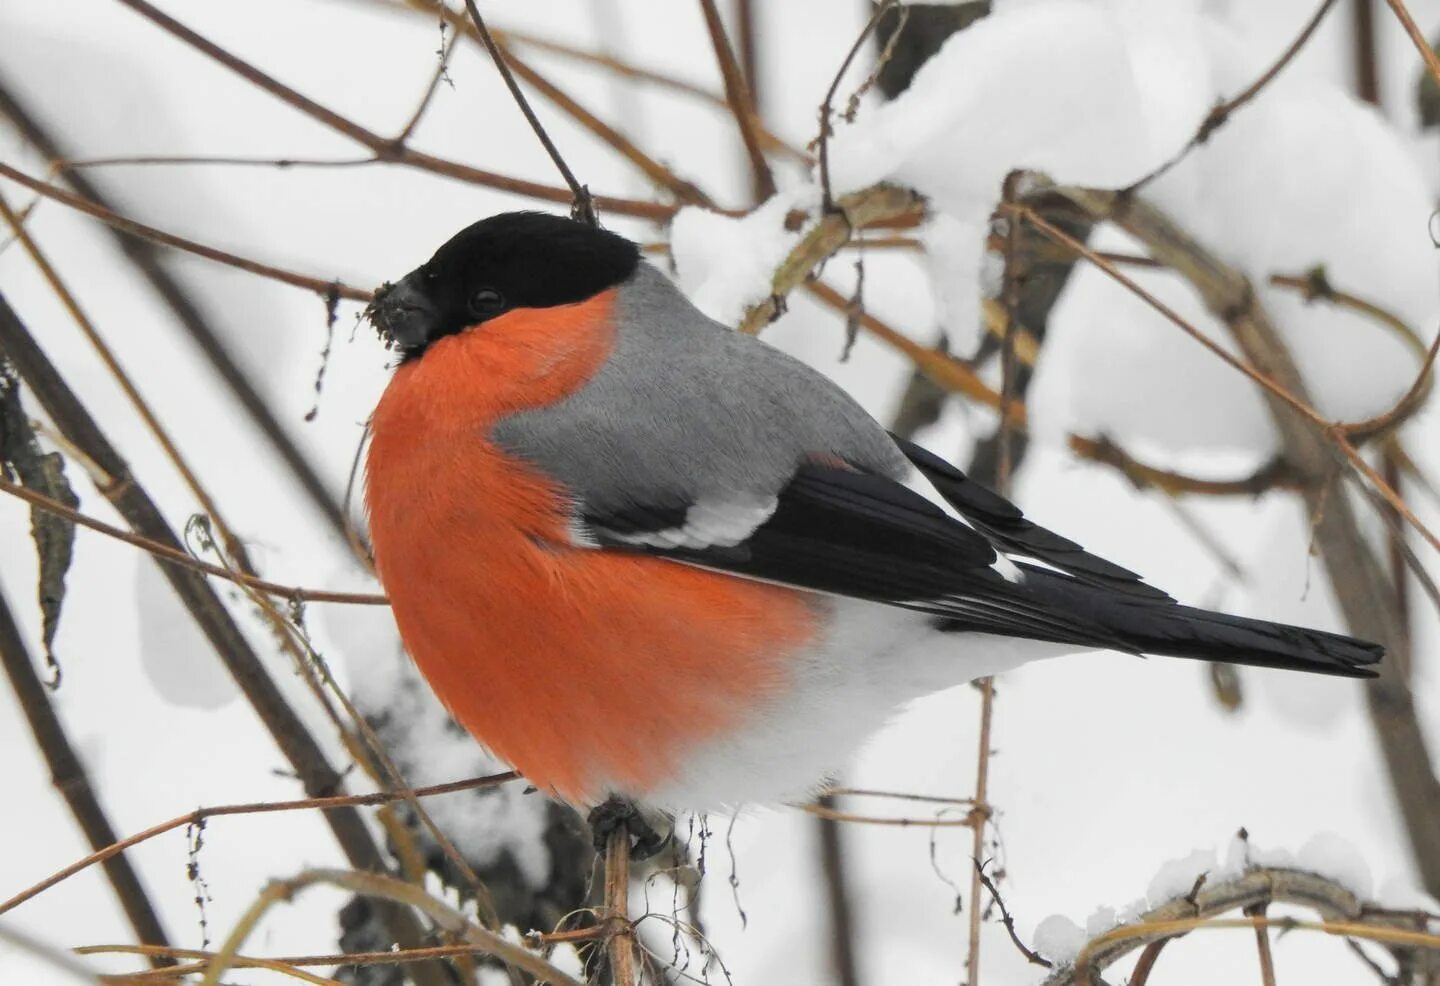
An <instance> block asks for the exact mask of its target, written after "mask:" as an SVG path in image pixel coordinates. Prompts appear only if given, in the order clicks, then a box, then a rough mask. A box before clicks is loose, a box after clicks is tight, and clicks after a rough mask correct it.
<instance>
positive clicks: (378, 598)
mask: <svg viewBox="0 0 1440 986" xmlns="http://www.w3.org/2000/svg"><path fill="white" fill-rule="evenodd" d="M0 493H8V494H9V495H11V496H13V497H16V498H17V499H20V500H24V501H25V502H26V503H28V504H30V505H31V506H33V507H39V508H40V509H41V510H44V511H46V512H47V513H52V514H54V515H55V516H57V517H63V518H64V519H65V520H68V521H70V522H71V523H73V524H79V525H80V526H81V527H88V528H89V529H90V530H92V531H96V532H98V533H100V534H104V535H105V536H106V537H110V538H114V539H115V540H117V541H124V542H125V543H126V544H129V545H133V546H134V547H137V548H140V549H142V550H144V551H148V552H149V553H150V554H151V555H153V556H154V557H156V558H157V559H159V560H161V561H165V562H169V563H172V564H175V565H180V566H182V567H184V568H188V569H190V570H191V571H195V572H202V573H204V574H205V575H213V576H215V577H216V578H219V579H225V580H226V581H228V582H234V583H236V584H238V585H247V586H250V587H251V588H253V589H259V590H260V591H261V592H268V593H270V594H271V595H272V596H279V597H280V598H282V599H294V600H297V601H299V602H306V603H311V602H314V603H346V604H350V605H359V606H388V605H389V603H390V601H389V600H388V599H386V598H385V597H384V596H382V595H378V594H376V593H372V592H333V591H330V590H328V589H307V588H305V587H304V586H298V585H284V584H281V583H279V582H271V581H269V580H268V579H262V578H258V577H256V576H253V575H246V574H244V573H242V572H236V571H234V570H232V569H229V568H225V567H224V566H222V565H215V564H212V563H210V562H207V561H203V560H201V559H199V558H196V557H195V556H193V555H190V554H187V553H186V552H185V551H183V550H181V549H180V548H176V547H174V546H172V545H169V544H165V543H164V542H161V541H157V540H155V539H154V538H149V537H146V536H144V535H142V534H134V533H132V532H130V531H127V530H123V529H122V528H119V527H113V526H111V525H110V524H107V523H105V522H104V521H102V520H97V519H95V518H94V517H91V516H89V515H87V514H83V513H81V512H80V511H78V510H73V509H71V508H70V507H69V506H67V505H65V504H63V503H61V502H60V501H59V500H56V499H53V498H51V497H48V496H46V495H45V494H43V493H37V492H36V491H34V490H30V489H26V488H25V487H23V486H20V485H18V484H16V483H12V482H10V481H9V480H7V479H5V478H4V477H0Z"/></svg>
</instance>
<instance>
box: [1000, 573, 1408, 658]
mask: <svg viewBox="0 0 1440 986" xmlns="http://www.w3.org/2000/svg"><path fill="white" fill-rule="evenodd" d="M1020 567H1021V568H1022V569H1024V571H1025V582H1024V586H1025V589H1026V590H1027V593H1026V594H1027V595H1031V596H1032V597H1033V598H1035V599H1037V600H1039V601H1041V602H1043V603H1045V604H1046V605H1047V606H1049V607H1051V608H1053V609H1056V610H1060V611H1064V612H1070V613H1073V614H1075V615H1076V616H1079V617H1083V618H1084V619H1085V620H1088V621H1090V622H1091V623H1098V624H1099V625H1101V626H1103V627H1104V628H1105V629H1107V630H1109V631H1110V632H1112V633H1113V634H1114V635H1115V636H1117V637H1119V638H1120V639H1122V640H1124V641H1125V642H1126V643H1128V644H1129V645H1131V646H1132V647H1133V648H1134V649H1135V650H1137V651H1140V652H1141V653H1145V654H1156V655H1163V656H1166V657H1189V658H1194V659H1196V660H1200V661H1219V662H1223V663H1226V664H1249V665H1253V666H1255V667H1259V668H1286V669H1289V670H1293V671H1311V672H1315V673H1318V674H1333V675H1341V676H1344V677H1347V678H1373V677H1375V672H1374V671H1373V670H1371V669H1370V668H1369V667H1368V665H1371V664H1374V663H1376V662H1377V661H1379V660H1380V658H1381V657H1383V656H1384V655H1385V648H1383V647H1381V646H1380V645H1379V644H1372V643H1370V642H1368V641H1364V640H1357V639H1356V638H1354V637H1347V636H1344V635H1343V634H1338V633H1326V632H1325V631H1323V630H1307V629H1305V628H1304V627H1295V626H1287V625H1285V624H1283V623H1269V622H1266V621H1265V620H1250V619H1246V618H1245V617H1242V616H1228V615H1226V614H1225V613H1215V612H1211V611H1209V610H1204V609H1195V608H1193V607H1190V606H1181V605H1178V604H1176V603H1173V602H1170V601H1168V600H1165V599H1146V598H1144V597H1140V596H1134V595H1127V594H1122V593H1117V592H1113V591H1111V590H1108V589H1106V588H1103V587H1101V586H1094V585H1088V584H1086V583H1084V582H1080V581H1077V580H1076V579H1073V578H1071V577H1069V576H1067V575H1062V574H1060V573H1058V572H1051V571H1048V570H1046V569H1043V568H1037V567H1035V566H1033V565H1025V564H1022V565H1021V566H1020Z"/></svg>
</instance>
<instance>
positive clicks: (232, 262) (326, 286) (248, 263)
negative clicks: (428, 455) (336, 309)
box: [0, 0, 371, 301]
mask: <svg viewBox="0 0 1440 986" xmlns="http://www.w3.org/2000/svg"><path fill="white" fill-rule="evenodd" d="M121 2H122V3H128V2H131V0H121ZM0 178H8V179H10V180H11V181H13V182H15V183H16V184H19V185H24V186H25V187H26V188H28V189H30V190H31V191H33V192H38V193H39V194H41V195H43V196H45V197H46V198H47V199H53V200H55V201H56V202H59V203H60V204H62V205H65V206H69V207H70V208H71V209H75V210H76V211H78V212H83V213H85V214H86V215H88V216H92V217H94V218H95V219H98V220H100V221H101V222H103V223H105V224H106V225H107V226H111V227H113V228H115V229H118V230H122V231H123V232H126V233H129V234H131V235H132V236H138V237H141V238H142V239H146V240H149V241H150V242H152V243H159V244H161V245H163V246H168V247H174V248H175V249H176V250H183V251H185V252H186V253H193V254H195V255H196V256H197V257H204V258H205V259H206V260H213V261H215V262H216V263H220V264H225V265H226V266H227V267H236V268H239V269H240V270H243V271H248V272H249V273H251V274H258V275H259V276H261V277H266V278H269V279H270V280H272V281H280V282H282V283H285V284H289V285H292V286H294V287H297V288H303V289H305V290H306V291H313V292H314V293H315V294H318V295H320V297H322V298H330V297H332V296H333V297H340V298H345V299H347V300H350V301H369V300H370V298H371V293H370V292H369V291H364V290H361V289H360V288H352V287H350V286H348V285H346V284H342V283H341V282H340V281H337V280H329V281H327V280H324V279H322V278H318V277H306V276H305V275H303V274H297V273H295V272H294V271H290V270H286V269H284V268H283V267H275V266H273V265H271V264H265V263H261V262H260V261H258V260H248V259H246V258H244V257H240V256H236V255H235V254H233V253H227V252H226V251H224V250H218V249H216V248H215V247H210V246H206V245H205V244H203V243H197V242H195V241H194V240H188V239H186V238H185V237H183V236H176V235H175V234H173V233H167V232H165V231H164V230H160V229H156V228H155V227H154V226H147V225H145V224H144V223H141V222H136V221H135V220H133V219H127V218H126V217H124V216H121V215H119V214H118V213H115V212H111V211H110V210H109V209H106V208H104V207H102V206H99V205H96V204H95V203H94V202H91V201H90V200H88V199H84V198H81V197H80V196H78V195H75V194H73V193H71V192H67V191H65V190H64V189H63V188H57V187H56V186H54V185H49V184H46V183H45V182H43V181H40V180H39V179H37V178H32V177H30V176H29V175H27V174H25V173H24V172H22V171H17V170H16V169H14V168H12V167H10V166H9V165H8V164H6V163H5V162H3V161H0Z"/></svg>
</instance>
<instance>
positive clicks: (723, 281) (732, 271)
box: [670, 185, 820, 325]
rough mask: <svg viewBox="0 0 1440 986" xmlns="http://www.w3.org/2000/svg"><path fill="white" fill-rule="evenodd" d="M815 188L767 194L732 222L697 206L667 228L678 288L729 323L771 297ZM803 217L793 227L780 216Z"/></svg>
mask: <svg viewBox="0 0 1440 986" xmlns="http://www.w3.org/2000/svg"><path fill="white" fill-rule="evenodd" d="M819 204H820V189H819V187H818V186H813V185H797V186H795V187H794V188H790V189H788V190H784V191H780V192H777V193H775V195H773V196H771V197H770V199H769V200H767V201H766V202H765V203H764V204H762V205H761V206H759V207H758V208H756V209H755V210H754V211H753V212H751V213H750V214H749V215H746V216H743V217H741V218H738V219H736V218H732V217H730V216H724V215H721V214H720V213H718V212H712V211H711V210H709V209H704V208H701V207H699V206H691V207H689V208H686V209H681V210H680V212H678V213H677V214H676V216H675V218H674V220H673V221H672V222H671V224H670V253H671V257H672V258H673V260H674V262H675V274H676V279H677V280H678V281H679V283H680V287H681V289H682V290H683V291H684V292H685V293H686V294H687V295H688V296H689V297H690V300H691V301H692V302H694V303H695V306H696V307H697V308H699V309H700V310H701V311H703V312H704V313H705V314H706V315H709V316H710V317H711V318H713V319H715V320H716V321H718V322H723V323H724V324H726V325H734V324H736V323H737V322H739V321H740V317H741V316H742V315H744V314H745V309H746V308H748V307H750V306H751V305H753V304H756V303H757V302H760V301H764V300H765V299H766V298H768V297H769V296H770V295H771V294H772V293H773V289H772V288H771V286H770V281H771V278H772V277H773V276H774V274H775V268H776V267H777V266H778V265H779V264H780V261H782V260H784V259H785V256H786V254H788V253H789V252H790V251H791V250H793V249H794V248H795V246H796V244H798V243H799V242H800V239H801V237H802V236H803V235H804V233H805V231H806V230H808V229H809V228H810V226H811V224H812V223H813V221H814V213H815V210H816V209H817V207H818V206H819ZM796 210H798V211H800V212H803V213H805V217H804V219H803V221H802V222H799V223H794V224H793V225H795V226H796V228H795V229H793V230H791V229H787V228H786V217H787V216H789V215H790V213H792V212H794V211H796Z"/></svg>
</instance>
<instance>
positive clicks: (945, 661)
mask: <svg viewBox="0 0 1440 986" xmlns="http://www.w3.org/2000/svg"><path fill="white" fill-rule="evenodd" d="M826 602H827V605H829V606H831V607H832V613H833V617H832V619H831V620H830V621H829V624H828V629H827V631H826V633H825V635H824V638H823V639H822V640H821V641H820V642H819V643H817V644H816V645H815V646H813V647H811V648H810V649H809V650H808V651H807V652H806V653H805V654H803V655H802V657H801V658H800V660H799V662H798V665H797V667H796V669H795V675H794V679H793V683H792V685H791V687H790V688H789V689H788V690H787V692H785V693H783V694H781V695H779V696H777V698H776V700H775V701H774V702H773V703H771V704H770V706H769V707H767V708H765V709H763V710H761V711H760V712H758V713H757V714H756V715H755V716H753V717H752V719H751V720H750V721H749V722H748V723H747V724H745V725H744V726H743V727H742V728H741V729H740V730H739V731H738V732H734V733H731V734H730V735H728V736H727V737H725V738H724V739H718V740H712V741H711V742H709V743H707V744H706V745H705V746H704V747H702V748H701V749H700V750H698V751H696V752H695V753H693V754H691V755H690V756H688V757H686V758H685V762H684V767H683V768H682V774H681V776H680V777H678V778H676V779H675V780H674V781H672V782H670V783H668V784H666V785H664V786H662V787H660V788H659V789H656V790H653V791H645V792H624V793H625V794H627V795H630V796H632V797H635V799H636V800H638V801H641V802H643V803H646V804H649V805H653V806H654V807H656V808H662V809H665V810H667V811H723V810H727V809H735V808H739V807H742V806H744V805H767V804H776V803H782V802H805V801H809V800H811V798H812V797H813V795H814V793H815V792H816V790H817V789H818V788H820V787H822V786H823V785H824V784H825V783H826V781H827V780H828V778H829V777H830V776H831V775H832V774H834V773H835V772H836V771H838V770H840V769H842V768H844V767H845V766H846V765H847V764H849V762H850V761H851V760H852V759H853V758H854V756H855V754H856V752H857V751H858V750H859V748H860V746H861V745H862V744H863V743H864V742H865V740H866V739H868V738H869V737H870V735H871V734H872V733H874V732H876V731H877V730H878V729H880V727H882V726H883V725H885V723H886V722H887V721H888V720H889V719H890V718H891V717H892V716H893V715H894V714H895V713H896V712H897V711H898V710H899V709H900V707H901V706H903V705H904V704H905V703H907V702H909V701H911V700H913V699H916V698H919V697H921V696H922V695H928V694H930V693H932V692H937V691H940V690H942V689H945V688H950V687H953V686H955V685H959V684H963V683H964V682H966V681H972V680H974V679H976V678H983V677H985V676H987V675H992V674H999V673H1000V672H1003V671H1008V670H1011V669H1012V668H1016V667H1019V666H1020V665H1022V664H1025V663H1027V662H1029V661H1034V660H1039V659H1042V658H1046V657H1055V656H1058V655H1061V654H1066V653H1073V652H1076V651H1077V650H1080V648H1077V647H1075V646H1074V645H1070V644H1054V643H1047V642H1043V641H1033V640H1019V639H1015V638H1012V637H997V636H991V635H989V634H978V633H939V632H937V631H935V630H934V629H932V627H931V623H932V620H933V618H932V617H928V616H926V615H924V614H921V613H914V612H910V611H908V610H903V609H896V608H895V607H892V606H883V605H880V604H878V603H870V602H864V601H861V600H854V599H839V598H832V599H828V600H827V601H826Z"/></svg>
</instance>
